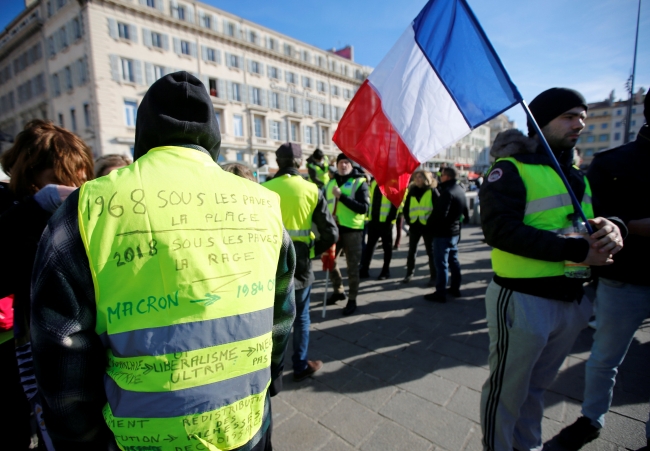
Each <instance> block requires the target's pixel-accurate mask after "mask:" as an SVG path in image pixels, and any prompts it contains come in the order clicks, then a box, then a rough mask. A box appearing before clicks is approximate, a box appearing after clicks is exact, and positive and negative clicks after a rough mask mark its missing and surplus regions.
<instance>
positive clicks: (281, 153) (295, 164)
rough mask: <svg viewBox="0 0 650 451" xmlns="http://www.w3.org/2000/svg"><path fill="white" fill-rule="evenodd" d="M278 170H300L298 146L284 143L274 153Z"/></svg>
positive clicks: (300, 149)
mask: <svg viewBox="0 0 650 451" xmlns="http://www.w3.org/2000/svg"><path fill="white" fill-rule="evenodd" d="M275 160H276V162H277V163H278V168H280V169H285V168H296V169H298V168H300V166H301V165H302V148H301V147H300V144H296V143H284V144H282V145H281V146H280V147H278V150H276V151H275Z"/></svg>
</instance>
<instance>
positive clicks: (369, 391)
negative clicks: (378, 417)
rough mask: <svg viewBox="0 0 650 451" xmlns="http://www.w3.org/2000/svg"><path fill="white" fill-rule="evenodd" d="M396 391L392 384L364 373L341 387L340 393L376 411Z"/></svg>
mask: <svg viewBox="0 0 650 451" xmlns="http://www.w3.org/2000/svg"><path fill="white" fill-rule="evenodd" d="M396 391H397V387H395V386H394V385H392V384H390V383H388V382H385V381H382V380H380V379H377V378H376V377H373V376H369V375H367V374H365V373H363V374H360V375H359V376H357V377H355V378H354V379H352V380H351V381H350V382H348V383H347V384H345V385H344V386H343V387H341V393H343V394H345V395H346V396H349V397H350V398H352V399H354V400H355V401H357V402H358V403H359V404H363V405H364V406H366V407H367V408H369V409H370V410H373V411H375V412H377V411H378V410H379V409H380V408H381V406H383V405H384V404H385V403H386V401H388V400H389V399H390V397H391V396H393V394H394V393H395V392H396Z"/></svg>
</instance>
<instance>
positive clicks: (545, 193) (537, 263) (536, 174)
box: [492, 157, 594, 279]
mask: <svg viewBox="0 0 650 451" xmlns="http://www.w3.org/2000/svg"><path fill="white" fill-rule="evenodd" d="M497 161H510V162H511V163H513V164H514V165H515V167H516V168H517V170H518V171H519V175H520V177H521V180H522V181H523V182H524V186H525V187H526V210H525V213H524V224H526V225H528V226H531V227H535V228H536V229H540V230H550V231H553V232H556V233H559V234H565V233H567V232H569V231H570V230H571V229H570V228H572V226H573V225H572V222H571V220H570V219H569V215H571V214H572V213H573V212H574V209H573V204H572V203H571V197H570V195H569V192H568V191H567V189H566V187H565V186H564V183H562V179H561V178H560V176H559V175H558V174H557V172H555V170H554V169H553V168H552V167H550V166H546V165H542V164H525V163H522V162H520V161H518V160H516V159H515V158H512V157H507V158H499V159H498V160H497ZM584 181H585V193H584V195H583V196H582V201H581V206H582V210H583V211H584V213H585V215H586V216H587V219H591V218H593V217H594V210H593V208H592V205H591V187H590V186H589V181H588V180H587V177H584ZM492 268H493V269H494V272H495V273H496V274H497V275H498V276H500V277H508V278H514V279H529V278H538V277H553V276H562V275H564V262H550V261H545V260H536V259H533V258H528V257H523V256H521V255H515V254H511V253H509V252H505V251H502V250H500V249H496V248H495V249H493V250H492Z"/></svg>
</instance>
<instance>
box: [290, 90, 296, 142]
mask: <svg viewBox="0 0 650 451" xmlns="http://www.w3.org/2000/svg"><path fill="white" fill-rule="evenodd" d="M296 103H297V102H296V98H295V97H289V111H291V112H292V113H297V112H298V108H297V106H296ZM294 141H295V140H294Z"/></svg>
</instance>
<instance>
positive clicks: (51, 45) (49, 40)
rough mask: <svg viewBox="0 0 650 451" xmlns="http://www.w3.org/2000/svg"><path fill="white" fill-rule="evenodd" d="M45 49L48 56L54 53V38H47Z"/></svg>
mask: <svg viewBox="0 0 650 451" xmlns="http://www.w3.org/2000/svg"><path fill="white" fill-rule="evenodd" d="M47 51H48V53H49V55H50V56H54V55H56V47H55V46H54V38H53V37H52V36H50V37H49V38H47Z"/></svg>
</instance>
